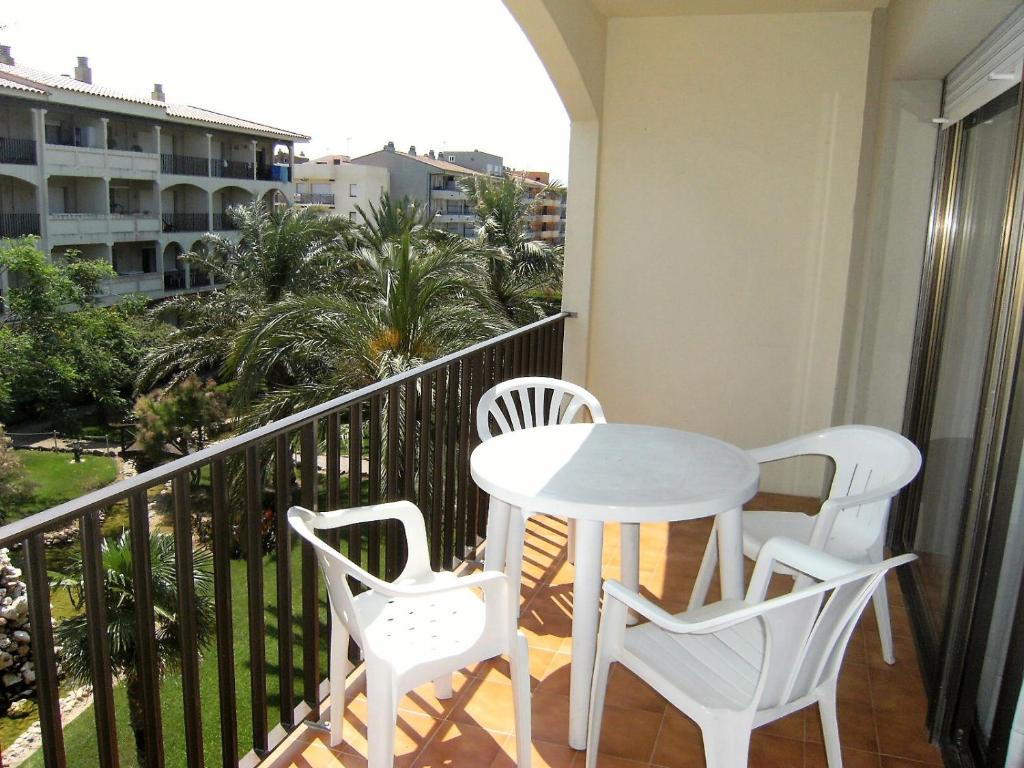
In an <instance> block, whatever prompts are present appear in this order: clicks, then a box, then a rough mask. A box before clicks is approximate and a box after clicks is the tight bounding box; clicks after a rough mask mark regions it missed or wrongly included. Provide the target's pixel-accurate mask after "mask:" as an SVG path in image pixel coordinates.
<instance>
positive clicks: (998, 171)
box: [914, 86, 1020, 638]
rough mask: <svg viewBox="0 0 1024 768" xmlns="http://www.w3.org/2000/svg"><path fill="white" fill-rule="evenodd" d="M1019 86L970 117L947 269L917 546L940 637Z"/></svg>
mask: <svg viewBox="0 0 1024 768" xmlns="http://www.w3.org/2000/svg"><path fill="white" fill-rule="evenodd" d="M1019 93H1020V88H1019V86H1018V87H1016V88H1014V89H1013V90H1011V91H1008V92H1007V93H1005V94H1003V96H1000V97H999V98H998V99H996V100H995V101H993V102H990V103H989V104H988V105H986V106H985V107H983V108H982V109H981V110H979V111H978V112H976V113H975V114H974V115H972V116H971V117H970V118H968V119H967V123H966V131H965V137H964V143H965V145H964V150H963V151H964V155H963V163H962V171H961V175H960V195H959V199H960V206H959V210H958V211H957V217H956V221H955V223H954V227H955V232H954V234H953V243H952V248H951V250H950V263H949V268H948V281H949V293H948V298H947V301H946V315H945V322H944V326H943V330H942V338H941V340H940V353H939V368H938V375H937V378H936V384H935V401H934V402H935V404H934V411H933V413H932V422H931V431H930V433H929V435H928V446H927V448H928V451H927V456H928V459H927V465H926V467H925V471H924V477H923V479H922V485H921V489H922V490H921V497H920V498H921V501H920V508H919V510H918V518H917V530H916V534H915V541H914V549H915V551H916V552H917V553H918V555H920V560H919V561H918V562H917V563H916V567H917V568H918V571H919V573H918V575H919V580H920V583H921V585H922V586H923V587H924V596H925V608H926V609H927V612H928V614H929V615H930V618H931V623H932V629H933V630H934V632H935V637H936V638H938V637H941V636H942V631H943V629H944V614H945V610H946V603H947V600H948V597H949V587H950V581H951V576H952V570H953V567H954V565H955V563H954V559H953V558H954V556H955V554H956V547H957V543H958V541H959V539H960V532H961V523H962V517H963V506H964V500H965V492H966V489H967V483H968V480H969V477H970V462H971V449H972V446H973V443H974V432H975V428H976V427H977V416H978V408H979V405H980V402H981V387H982V383H983V381H984V376H985V372H986V357H987V353H988V344H989V332H990V328H991V323H992V317H993V310H994V306H993V302H994V300H995V292H996V285H997V278H998V267H999V255H1000V242H1001V238H1002V229H1003V217H1004V214H1005V208H1006V198H1007V193H1008V189H1009V183H1010V165H1011V160H1012V155H1013V147H1014V141H1015V137H1016V131H1017V101H1018V99H1019Z"/></svg>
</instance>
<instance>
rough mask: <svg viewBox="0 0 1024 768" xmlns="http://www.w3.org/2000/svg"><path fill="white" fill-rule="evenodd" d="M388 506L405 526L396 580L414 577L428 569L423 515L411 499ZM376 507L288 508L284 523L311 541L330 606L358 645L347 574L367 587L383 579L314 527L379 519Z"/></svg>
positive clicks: (359, 628) (391, 514) (359, 631)
mask: <svg viewBox="0 0 1024 768" xmlns="http://www.w3.org/2000/svg"><path fill="white" fill-rule="evenodd" d="M383 506H387V507H388V514H387V517H390V518H396V519H398V520H399V521H400V522H401V523H402V525H403V528H404V530H405V538H406V548H407V551H408V558H407V560H406V563H405V568H404V569H403V570H402V573H401V575H400V576H399V577H398V578H397V579H396V581H405V582H409V581H415V580H417V579H418V578H420V577H423V576H426V575H428V574H430V573H431V570H430V559H429V554H428V551H427V534H426V528H425V526H424V523H423V515H422V514H421V513H420V511H419V510H418V509H417V508H416V506H415V505H414V504H412V503H411V502H398V503H395V504H388V505H383ZM381 519H382V516H381V514H380V510H379V507H364V508H356V509H349V510H340V511H337V512H327V513H322V514H317V513H315V512H311V511H310V510H308V509H304V508H303V507H292V508H291V509H289V510H288V523H289V525H291V527H292V528H293V529H294V530H295V532H296V533H298V534H299V535H300V536H301V537H302V538H303V539H305V540H306V541H308V542H309V543H310V544H312V545H313V551H314V553H315V554H316V559H317V562H319V564H320V569H321V571H322V572H323V575H324V581H325V582H326V583H327V594H328V597H329V598H330V604H331V609H332V610H333V611H334V613H335V615H336V616H337V617H338V619H339V620H340V621H341V623H342V624H343V625H344V626H345V628H346V629H347V630H348V632H349V634H350V635H351V636H352V638H353V639H354V640H355V641H356V642H357V643H359V644H360V646H362V643H363V631H362V626H361V625H360V622H359V613H358V612H357V611H356V610H355V603H354V600H355V595H353V593H352V589H351V587H350V586H349V583H348V578H347V577H351V578H353V579H355V580H357V581H359V582H362V583H363V584H365V585H366V586H368V587H369V588H370V589H373V588H374V587H375V586H379V585H383V584H384V583H385V582H384V581H383V580H381V579H379V578H377V577H376V576H374V575H373V574H370V573H368V572H367V571H364V570H363V569H362V568H360V567H359V566H358V565H356V564H355V563H354V562H352V561H351V560H350V559H349V558H347V557H345V555H343V554H342V553H341V552H340V551H338V550H337V549H335V548H334V547H332V546H330V545H329V544H327V542H325V541H324V540H323V539H321V538H320V537H319V536H317V534H316V532H317V531H323V530H331V529H334V528H341V527H344V526H349V525H358V524H360V523H368V522H376V521H378V520H381Z"/></svg>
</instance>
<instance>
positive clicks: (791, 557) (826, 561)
mask: <svg viewBox="0 0 1024 768" xmlns="http://www.w3.org/2000/svg"><path fill="white" fill-rule="evenodd" d="M775 563H780V564H782V565H784V566H786V567H787V568H791V569H792V570H794V571H798V572H799V573H804V574H807V575H808V576H812V577H813V578H814V579H816V580H817V581H828V580H829V579H834V578H837V577H839V576H845V575H846V574H848V573H852V572H853V571H856V570H858V569H859V568H861V567H863V566H861V565H860V564H858V563H851V562H848V561H846V560H843V559H841V558H838V557H836V556H835V555H830V554H828V553H827V552H825V551H824V550H821V549H817V548H815V547H812V546H809V545H807V544H804V543H803V542H801V541H795V540H794V539H787V538H786V537H785V536H773V537H772V538H770V539H768V541H766V542H765V543H764V545H763V546H762V547H761V551H760V552H758V554H757V563H756V564H755V565H754V573H753V574H752V575H751V577H750V586H749V587H748V588H747V602H748V603H751V602H761V601H763V600H764V597H765V594H766V593H767V591H768V583H769V582H770V581H771V579H772V573H773V572H774V567H773V566H774V564H775Z"/></svg>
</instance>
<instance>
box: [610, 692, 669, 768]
mask: <svg viewBox="0 0 1024 768" xmlns="http://www.w3.org/2000/svg"><path fill="white" fill-rule="evenodd" d="M662 719H663V718H662V714H661V713H660V712H644V711H641V710H638V709H626V708H625V707H619V706H616V705H615V704H612V703H610V702H607V701H606V703H605V708H604V724H603V725H602V727H601V743H600V746H599V747H598V752H599V753H600V754H603V755H610V756H612V757H624V758H626V759H627V760H636V761H638V762H642V763H646V762H648V761H649V760H650V759H651V755H652V754H653V753H654V745H655V743H656V741H657V739H658V733H659V732H660V731H661V722H662Z"/></svg>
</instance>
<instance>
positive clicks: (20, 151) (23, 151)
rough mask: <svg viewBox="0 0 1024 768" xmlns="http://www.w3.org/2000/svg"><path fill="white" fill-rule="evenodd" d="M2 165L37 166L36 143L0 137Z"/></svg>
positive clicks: (28, 140) (30, 140)
mask: <svg viewBox="0 0 1024 768" xmlns="http://www.w3.org/2000/svg"><path fill="white" fill-rule="evenodd" d="M0 163H11V164H14V165H35V164H36V143H35V141H34V140H32V139H12V138H9V137H7V136H0Z"/></svg>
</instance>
